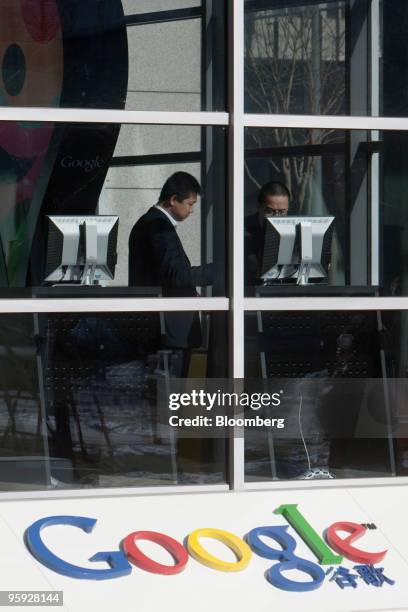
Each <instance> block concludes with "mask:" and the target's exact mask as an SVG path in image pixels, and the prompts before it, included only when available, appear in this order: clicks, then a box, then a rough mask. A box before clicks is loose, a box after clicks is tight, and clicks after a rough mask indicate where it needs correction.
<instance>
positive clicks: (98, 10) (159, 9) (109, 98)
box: [0, 0, 225, 111]
mask: <svg viewBox="0 0 408 612" xmlns="http://www.w3.org/2000/svg"><path fill="white" fill-rule="evenodd" d="M0 10H1V13H2V16H3V17H2V21H1V25H0V105H1V106H35V107H68V108H112V109H130V110H158V111H159V110H160V111H161V110H178V111H200V110H208V111H217V110H224V109H225V88H224V82H225V66H224V63H225V62H224V59H223V58H224V55H225V53H224V41H225V37H224V29H225V3H224V1H223V0H220V1H219V2H217V3H212V2H207V0H204V2H200V1H199V0H185V1H183V0H177V1H176V0H162V1H160V2H150V1H149V2H133V1H129V0H124V1H122V0H99V1H98V2H93V1H92V0H91V1H89V0H86V1H85V0H84V1H83V2H72V1H71V0H62V1H61V2H56V0H46V1H45V2H44V0H34V1H32V2H29V3H19V2H15V1H14V0H1V2H0ZM203 19H208V23H209V25H208V27H207V28H205V29H204V28H203ZM215 79H216V80H217V82H218V83H219V85H218V86H217V88H216V91H215V88H213V85H212V83H213V81H214V80H215Z"/></svg>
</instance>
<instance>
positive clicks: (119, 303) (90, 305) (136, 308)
mask: <svg viewBox="0 0 408 612" xmlns="http://www.w3.org/2000/svg"><path fill="white" fill-rule="evenodd" d="M228 309H229V300H228V298H219V297H209V298H207V297H202V298H161V297H157V298H105V299H104V298H101V297H100V298H73V299H65V298H64V299H62V298H42V299H37V298H32V299H25V298H22V299H14V300H8V299H2V300H0V314H6V313H8V314H10V313H14V314H20V313H47V312H71V313H74V312H180V311H183V312H197V311H227V310H228Z"/></svg>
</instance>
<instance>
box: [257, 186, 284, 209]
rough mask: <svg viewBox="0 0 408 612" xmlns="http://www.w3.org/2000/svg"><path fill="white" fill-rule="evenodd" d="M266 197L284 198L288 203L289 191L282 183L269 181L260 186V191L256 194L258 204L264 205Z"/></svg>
mask: <svg viewBox="0 0 408 612" xmlns="http://www.w3.org/2000/svg"><path fill="white" fill-rule="evenodd" d="M268 196H284V197H286V198H288V201H289V202H290V191H289V189H288V188H287V187H286V185H284V184H283V183H279V182H278V181H270V182H269V183H265V185H262V187H261V189H260V190H259V193H258V204H259V206H262V205H263V204H265V201H266V198H267V197H268Z"/></svg>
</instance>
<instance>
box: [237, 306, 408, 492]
mask: <svg viewBox="0 0 408 612" xmlns="http://www.w3.org/2000/svg"><path fill="white" fill-rule="evenodd" d="M406 334H407V313H406V312H376V311H373V312H302V313H300V312H299V313H298V312H296V313H295V312H293V313H282V312H259V313H256V312H250V313H247V315H246V327H245V342H246V348H245V364H246V377H247V378H248V379H254V380H256V381H257V384H258V387H259V386H260V384H261V383H262V382H263V383H264V385H265V384H266V383H269V384H271V385H272V386H273V389H274V391H275V392H276V391H278V392H279V391H281V390H283V391H284V392H285V393H287V398H284V395H283V394H282V397H283V398H284V401H283V403H282V416H285V417H286V421H287V427H286V429H285V430H282V433H281V435H277V434H276V432H273V433H270V432H267V430H266V429H265V428H264V429H258V430H254V429H251V430H247V431H246V433H245V436H246V437H245V460H246V463H245V471H246V478H247V480H268V479H270V478H279V479H296V478H300V479H308V478H312V477H314V478H316V477H319V478H330V477H335V478H358V477H380V476H392V475H395V474H397V475H404V474H406V472H407V456H408V452H407V440H406V432H405V429H404V428H405V425H404V422H405V414H404V413H405V409H404V406H405V403H406V401H405V400H406V390H407V389H406V382H407V381H406V375H407V355H406V351H405V345H406V341H407V338H406ZM280 416H281V415H280Z"/></svg>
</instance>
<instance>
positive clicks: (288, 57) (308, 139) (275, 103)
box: [245, 3, 345, 212]
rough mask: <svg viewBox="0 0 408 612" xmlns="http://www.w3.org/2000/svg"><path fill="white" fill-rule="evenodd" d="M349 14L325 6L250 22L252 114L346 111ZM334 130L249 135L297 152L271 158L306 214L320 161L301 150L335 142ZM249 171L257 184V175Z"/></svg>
mask: <svg viewBox="0 0 408 612" xmlns="http://www.w3.org/2000/svg"><path fill="white" fill-rule="evenodd" d="M339 4H340V3H339ZM344 46H345V30H344V12H343V11H342V10H341V9H340V8H338V7H337V8H335V9H331V10H328V9H326V8H325V5H320V6H317V7H316V6H315V7H304V8H300V9H297V10H296V11H294V10H293V11H292V10H290V11H289V10H285V11H262V12H256V13H254V14H252V15H251V14H249V15H248V19H247V21H246V32H245V52H246V95H247V103H248V104H249V107H250V110H251V112H256V113H268V114H287V113H291V114H297V113H306V114H322V115H335V114H338V113H340V112H343V110H344V108H343V107H344V101H345V78H344ZM336 136H337V134H336V132H335V130H333V129H320V130H317V129H313V130H312V129H310V130H308V129H293V128H286V129H282V128H280V129H268V130H265V129H262V128H259V129H258V128H254V129H251V130H248V131H247V146H248V147H255V148H259V149H263V148H271V147H273V148H275V147H290V148H292V154H291V155H290V156H288V157H283V156H282V154H280V155H278V156H277V157H275V158H274V159H269V163H270V164H271V166H272V167H273V175H274V176H276V175H277V174H278V175H281V176H282V180H283V181H284V182H285V183H286V184H287V185H288V187H289V188H290V190H291V192H292V194H293V196H294V199H295V201H296V202H297V203H298V206H299V212H306V209H307V204H308V200H309V197H310V188H311V184H312V181H311V178H312V176H313V172H314V169H315V166H316V159H317V158H316V157H313V156H311V155H307V156H306V155H304V154H301V152H299V155H298V156H296V147H301V146H305V145H308V146H310V145H321V144H327V143H331V142H334V141H335V140H336ZM246 171H247V173H248V176H249V178H250V179H251V180H252V181H253V182H254V183H255V184H257V181H256V177H254V176H253V174H252V173H251V171H250V168H249V166H248V164H247V165H246Z"/></svg>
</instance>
